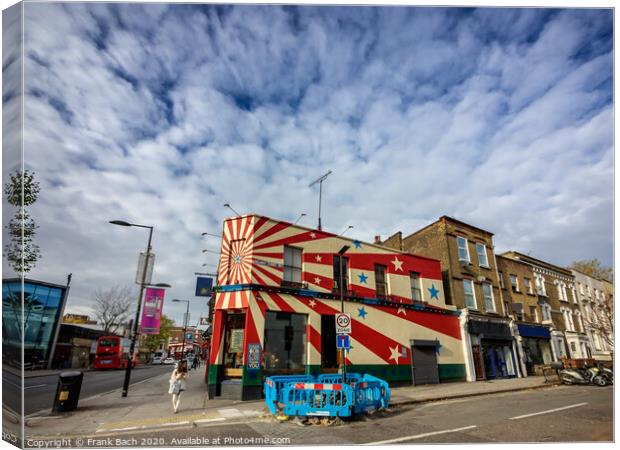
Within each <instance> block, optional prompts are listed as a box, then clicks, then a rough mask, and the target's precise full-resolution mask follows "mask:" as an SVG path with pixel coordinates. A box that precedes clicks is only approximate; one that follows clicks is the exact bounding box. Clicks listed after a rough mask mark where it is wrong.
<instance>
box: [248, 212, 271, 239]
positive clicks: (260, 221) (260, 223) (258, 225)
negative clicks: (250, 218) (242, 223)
mask: <svg viewBox="0 0 620 450" xmlns="http://www.w3.org/2000/svg"><path fill="white" fill-rule="evenodd" d="M268 220H269V219H268V218H267V217H259V218H258V220H257V221H256V222H255V223H254V228H253V229H252V235H254V240H256V239H257V236H256V232H257V231H258V230H260V228H261V227H262V226H263V225H264V224H265V222H267V221H268Z"/></svg>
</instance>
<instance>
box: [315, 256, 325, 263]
mask: <svg viewBox="0 0 620 450" xmlns="http://www.w3.org/2000/svg"><path fill="white" fill-rule="evenodd" d="M314 259H315V261H316V262H321V260H322V259H323V258H321V255H316V256H315V257H314Z"/></svg>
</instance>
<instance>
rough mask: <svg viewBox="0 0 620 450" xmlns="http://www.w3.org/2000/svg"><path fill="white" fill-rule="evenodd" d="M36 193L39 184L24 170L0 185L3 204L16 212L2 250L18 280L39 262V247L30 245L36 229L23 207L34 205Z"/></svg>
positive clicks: (37, 195)
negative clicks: (5, 199) (9, 205)
mask: <svg viewBox="0 0 620 450" xmlns="http://www.w3.org/2000/svg"><path fill="white" fill-rule="evenodd" d="M39 191H40V188H39V183H38V182H37V181H35V180H34V173H33V172H29V171H28V170H24V171H23V172H15V173H14V174H12V175H11V180H10V181H9V182H7V183H6V184H5V185H4V195H6V198H7V201H8V202H9V204H11V205H13V206H15V207H17V208H18V210H17V211H16V212H15V216H14V217H13V218H12V219H11V220H10V221H9V223H8V224H7V226H6V229H7V230H8V232H9V237H10V240H9V242H8V243H7V244H5V246H4V256H5V257H6V259H7V260H8V262H9V265H10V266H11V268H12V269H13V270H14V271H15V272H16V273H17V274H18V275H20V276H23V275H24V274H26V273H28V272H30V271H31V270H32V269H33V268H34V267H35V265H36V263H37V261H38V260H39V259H40V258H41V251H40V249H39V246H38V245H36V244H35V243H34V236H35V234H36V230H37V229H38V228H39V227H38V226H37V224H36V223H35V221H34V219H32V218H31V217H30V215H29V214H28V211H26V206H30V205H32V204H34V202H36V201H37V198H38V197H39Z"/></svg>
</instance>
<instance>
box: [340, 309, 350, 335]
mask: <svg viewBox="0 0 620 450" xmlns="http://www.w3.org/2000/svg"><path fill="white" fill-rule="evenodd" d="M336 334H351V315H350V314H347V313H338V314H336Z"/></svg>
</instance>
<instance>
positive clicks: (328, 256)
mask: <svg viewBox="0 0 620 450" xmlns="http://www.w3.org/2000/svg"><path fill="white" fill-rule="evenodd" d="M317 256H320V257H321V260H320V261H317V260H316V257H317ZM303 258H304V262H307V263H313V264H323V265H326V266H331V265H333V263H334V254H333V253H305V252H304V254H303Z"/></svg>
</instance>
